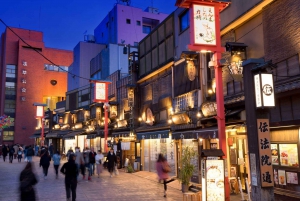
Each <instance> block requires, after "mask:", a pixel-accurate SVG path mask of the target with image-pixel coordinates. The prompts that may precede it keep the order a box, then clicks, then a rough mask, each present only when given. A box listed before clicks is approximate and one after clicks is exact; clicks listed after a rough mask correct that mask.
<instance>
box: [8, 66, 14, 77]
mask: <svg viewBox="0 0 300 201" xmlns="http://www.w3.org/2000/svg"><path fill="white" fill-rule="evenodd" d="M6 77H11V78H15V77H16V66H15V65H7V66H6Z"/></svg>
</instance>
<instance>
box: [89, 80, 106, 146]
mask: <svg viewBox="0 0 300 201" xmlns="http://www.w3.org/2000/svg"><path fill="white" fill-rule="evenodd" d="M90 82H91V83H94V100H93V102H95V103H104V105H103V109H104V139H105V140H104V150H105V152H107V151H108V150H107V136H108V112H109V104H108V101H109V100H108V85H109V84H110V83H111V81H108V80H90Z"/></svg>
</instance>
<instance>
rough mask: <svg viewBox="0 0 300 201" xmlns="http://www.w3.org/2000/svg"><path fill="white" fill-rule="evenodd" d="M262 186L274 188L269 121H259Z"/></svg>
mask: <svg viewBox="0 0 300 201" xmlns="http://www.w3.org/2000/svg"><path fill="white" fill-rule="evenodd" d="M257 129H258V148H259V161H260V174H261V186H262V187H270V186H273V184H274V183H273V180H274V178H273V167H272V155H271V141H270V127H269V119H257Z"/></svg>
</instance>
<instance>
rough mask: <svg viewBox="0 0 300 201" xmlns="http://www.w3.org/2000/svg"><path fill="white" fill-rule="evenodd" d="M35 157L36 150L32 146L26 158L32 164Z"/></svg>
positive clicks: (28, 149)
mask: <svg viewBox="0 0 300 201" xmlns="http://www.w3.org/2000/svg"><path fill="white" fill-rule="evenodd" d="M33 156H34V150H33V148H32V146H31V145H29V147H28V148H27V151H26V157H27V161H28V162H32V157H33Z"/></svg>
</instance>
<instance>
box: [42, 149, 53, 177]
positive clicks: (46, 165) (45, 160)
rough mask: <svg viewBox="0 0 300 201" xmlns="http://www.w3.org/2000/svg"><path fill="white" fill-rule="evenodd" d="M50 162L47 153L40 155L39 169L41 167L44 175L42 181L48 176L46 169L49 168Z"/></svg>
mask: <svg viewBox="0 0 300 201" xmlns="http://www.w3.org/2000/svg"><path fill="white" fill-rule="evenodd" d="M50 161H51V157H50V155H49V152H48V151H44V152H43V153H42V154H41V159H40V167H41V166H42V167H43V173H44V179H47V175H48V169H49V166H50Z"/></svg>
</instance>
